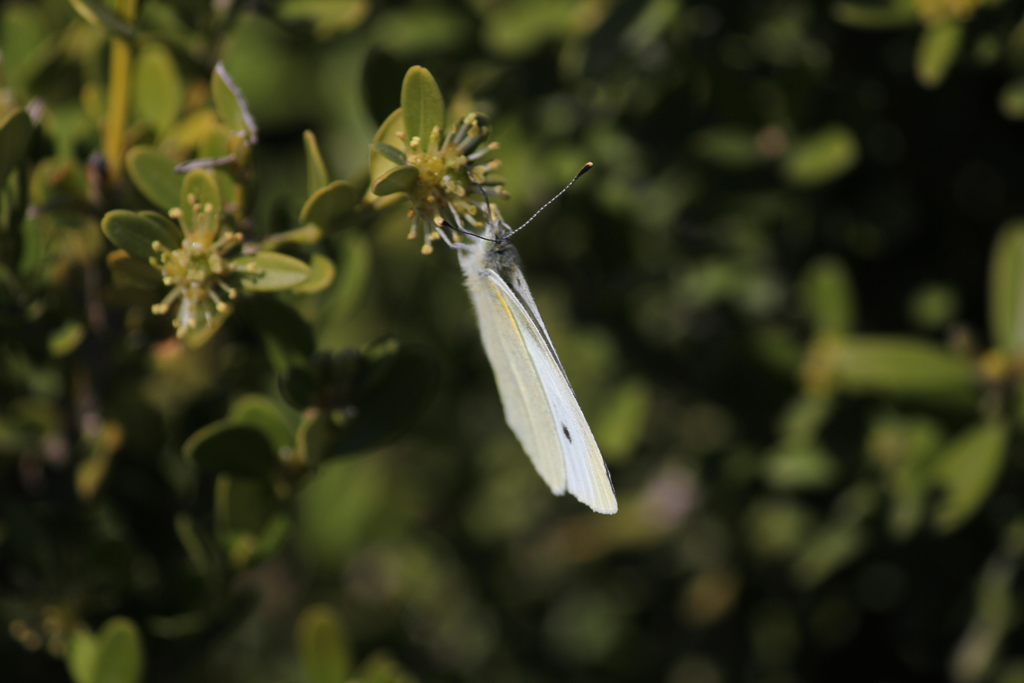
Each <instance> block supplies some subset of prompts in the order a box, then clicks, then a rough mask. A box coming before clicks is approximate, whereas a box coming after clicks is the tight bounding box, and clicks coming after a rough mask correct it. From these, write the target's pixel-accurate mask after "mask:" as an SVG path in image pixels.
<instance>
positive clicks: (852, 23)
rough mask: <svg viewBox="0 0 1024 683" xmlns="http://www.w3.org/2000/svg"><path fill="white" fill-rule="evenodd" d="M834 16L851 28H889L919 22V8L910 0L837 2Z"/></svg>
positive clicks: (833, 6) (902, 26)
mask: <svg viewBox="0 0 1024 683" xmlns="http://www.w3.org/2000/svg"><path fill="white" fill-rule="evenodd" d="M832 18H833V19H835V20H836V23H839V24H842V25H844V26H848V27H850V28H859V29H867V30H887V29H894V28H905V27H908V26H914V25H915V24H917V23H918V21H919V19H918V14H917V9H916V8H915V7H914V3H913V2H908V0H889V1H888V2H885V3H875V2H845V1H841V2H836V3H834V4H833V5H832Z"/></svg>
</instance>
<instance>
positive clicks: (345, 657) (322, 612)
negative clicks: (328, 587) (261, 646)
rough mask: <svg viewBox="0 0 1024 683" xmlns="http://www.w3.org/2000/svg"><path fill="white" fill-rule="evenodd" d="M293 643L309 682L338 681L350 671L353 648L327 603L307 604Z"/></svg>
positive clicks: (336, 615) (335, 682) (338, 619)
mask: <svg viewBox="0 0 1024 683" xmlns="http://www.w3.org/2000/svg"><path fill="white" fill-rule="evenodd" d="M295 644H296V649H297V650H298V652H299V661H300V662H301V663H302V669H303V671H304V672H305V674H306V681H307V682H308V683H338V681H345V680H348V675H349V673H350V672H351V671H352V649H351V646H350V645H349V639H348V637H347V636H346V635H345V629H344V627H343V626H342V623H341V618H340V617H339V616H338V613H337V612H336V611H335V610H334V609H333V608H332V607H330V606H329V605H323V604H321V605H310V606H309V607H307V608H306V609H304V610H303V611H302V614H300V615H299V618H298V621H297V622H296V624H295Z"/></svg>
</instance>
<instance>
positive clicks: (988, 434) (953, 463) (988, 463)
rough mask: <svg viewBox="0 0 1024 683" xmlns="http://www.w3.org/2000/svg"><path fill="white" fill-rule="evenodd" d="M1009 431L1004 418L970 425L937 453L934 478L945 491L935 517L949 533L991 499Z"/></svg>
mask: <svg viewBox="0 0 1024 683" xmlns="http://www.w3.org/2000/svg"><path fill="white" fill-rule="evenodd" d="M1009 436H1010V430H1009V427H1008V425H1007V424H1006V423H1005V422H1002V421H991V422H983V423H980V424H975V425H972V426H970V427H967V428H966V429H964V430H963V431H962V432H960V433H959V434H957V435H956V436H955V437H953V439H952V440H951V441H950V442H949V444H948V445H947V446H946V447H945V448H944V449H943V450H942V451H941V452H940V453H939V454H938V455H937V456H936V458H935V461H934V464H933V467H932V477H933V480H934V481H935V485H936V486H937V487H938V489H939V490H940V491H941V492H942V498H941V499H940V500H939V503H938V505H937V506H936V508H935V511H934V515H933V517H932V524H933V526H934V528H935V530H936V531H938V532H939V533H943V534H948V533H951V532H953V531H956V530H957V529H959V528H960V527H962V526H963V525H964V524H966V523H967V522H968V521H970V519H971V518H972V517H974V515H975V514H977V512H978V510H979V509H980V508H981V506H982V504H983V503H984V502H985V501H986V500H988V498H989V496H990V495H991V493H992V489H993V488H994V487H995V485H996V482H997V481H999V474H1000V473H1001V472H1002V471H1003V464H1004V462H1005V460H1006V446H1007V443H1008V441H1009Z"/></svg>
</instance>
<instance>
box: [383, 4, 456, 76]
mask: <svg viewBox="0 0 1024 683" xmlns="http://www.w3.org/2000/svg"><path fill="white" fill-rule="evenodd" d="M371 29H372V33H373V41H374V48H375V49H380V50H382V51H384V52H387V53H388V54H390V55H391V56H393V57H396V58H397V60H398V61H399V63H401V62H403V61H407V60H411V59H414V58H415V57H416V56H420V57H421V58H422V56H423V55H426V54H434V53H444V52H455V51H458V50H459V48H461V47H462V46H463V45H464V44H465V42H466V40H468V39H469V38H470V37H471V36H472V32H473V29H474V26H473V22H472V20H471V19H470V18H469V15H468V14H466V13H464V12H460V11H459V10H458V9H457V8H456V7H453V6H448V7H446V6H444V5H405V6H403V7H401V9H392V10H385V11H384V12H381V13H380V14H378V15H376V16H374V18H373V24H372V26H371Z"/></svg>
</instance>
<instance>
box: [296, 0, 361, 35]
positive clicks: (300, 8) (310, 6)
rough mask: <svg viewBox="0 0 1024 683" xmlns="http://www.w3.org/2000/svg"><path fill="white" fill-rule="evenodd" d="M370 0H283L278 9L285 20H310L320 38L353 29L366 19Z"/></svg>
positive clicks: (315, 33)
mask: <svg viewBox="0 0 1024 683" xmlns="http://www.w3.org/2000/svg"><path fill="white" fill-rule="evenodd" d="M372 6H373V5H372V3H371V2H370V0H283V1H282V2H281V4H280V7H279V9H278V10H277V12H278V16H279V17H281V19H284V20H285V21H309V22H311V23H312V24H313V34H314V35H315V36H316V37H317V38H318V39H320V40H324V39H327V38H330V37H331V36H333V35H335V34H337V33H341V32H345V31H351V30H352V29H354V28H356V27H357V26H359V25H360V24H362V23H363V21H364V20H365V19H366V17H367V15H369V13H370V9H371V8H372Z"/></svg>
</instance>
